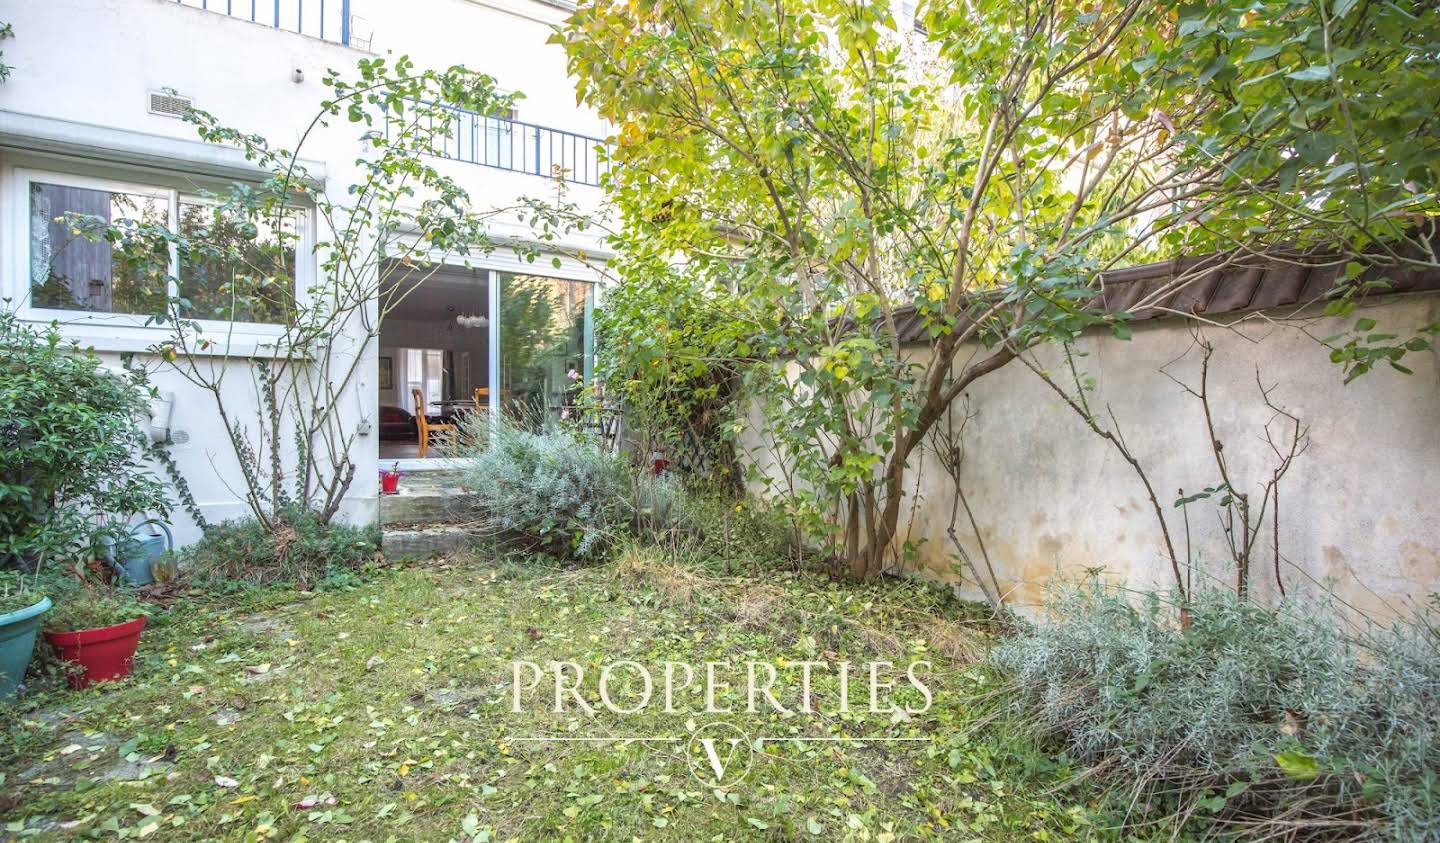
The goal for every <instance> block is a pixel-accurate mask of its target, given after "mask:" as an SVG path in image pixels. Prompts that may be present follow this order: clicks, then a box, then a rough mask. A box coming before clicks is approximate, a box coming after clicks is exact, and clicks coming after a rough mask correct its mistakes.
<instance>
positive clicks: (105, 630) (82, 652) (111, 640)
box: [45, 615, 145, 690]
mask: <svg viewBox="0 0 1440 843" xmlns="http://www.w3.org/2000/svg"><path fill="white" fill-rule="evenodd" d="M144 628H145V616H144V615H141V616H140V617H138V618H136V619H135V620H133V621H126V622H125V623H118V624H115V625H114V626H102V627H100V628H99V629H81V630H77V631H75V632H47V633H45V638H46V640H48V641H49V642H50V646H51V647H54V648H55V653H56V655H58V656H60V659H61V661H67V662H75V663H76V664H78V665H80V667H81V668H82V670H81V671H80V672H79V673H71V674H70V677H69V678H70V687H72V688H74V689H76V690H79V689H81V688H88V687H90V686H91V685H93V684H95V683H96V682H109V681H110V680H112V679H123V678H125V677H126V676H129V675H130V666H131V665H132V664H134V661H135V648H136V647H137V646H139V644H140V630H142V629H144Z"/></svg>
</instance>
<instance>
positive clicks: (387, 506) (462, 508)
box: [380, 471, 468, 527]
mask: <svg viewBox="0 0 1440 843" xmlns="http://www.w3.org/2000/svg"><path fill="white" fill-rule="evenodd" d="M466 497H467V495H466V492H465V490H464V488H463V487H461V485H460V475H459V474H458V473H456V472H438V471H437V472H430V471H426V472H414V473H410V474H404V475H402V476H401V477H400V491H399V493H398V494H394V495H381V496H380V525H381V526H382V527H390V526H395V525H400V524H426V525H429V524H454V523H456V522H459V521H464V520H466V519H467V517H468V514H467V511H466V510H467V509H468V507H467V504H466Z"/></svg>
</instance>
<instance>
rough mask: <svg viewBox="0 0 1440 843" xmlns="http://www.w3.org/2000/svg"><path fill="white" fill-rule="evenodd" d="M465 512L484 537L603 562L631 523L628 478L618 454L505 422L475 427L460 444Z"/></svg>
mask: <svg viewBox="0 0 1440 843" xmlns="http://www.w3.org/2000/svg"><path fill="white" fill-rule="evenodd" d="M462 438H464V439H466V440H468V441H473V442H476V443H478V444H477V445H476V447H475V448H474V449H473V450H472V451H471V452H470V453H469V454H467V455H466V457H465V458H466V461H467V464H466V466H465V473H464V483H465V484H466V486H467V487H468V488H469V489H470V494H469V495H468V496H467V497H466V498H465V500H464V502H463V503H464V505H465V506H467V507H471V508H473V509H474V510H475V512H476V514H477V517H478V518H479V520H480V522H481V526H482V528H483V530H484V531H485V532H487V533H489V534H492V535H495V536H497V537H499V538H501V539H502V540H507V541H518V542H520V543H521V544H522V545H524V546H528V547H531V548H534V549H538V550H543V551H545V552H547V553H551V554H554V555H556V556H558V557H560V558H563V559H571V558H573V559H581V560H585V561H596V560H600V559H603V558H605V556H606V554H607V553H608V552H609V550H610V549H611V547H612V546H613V545H614V543H615V541H616V539H617V538H619V537H620V536H621V535H624V534H626V533H629V532H630V531H631V530H632V529H633V526H634V524H635V519H636V513H637V510H638V509H639V507H637V501H638V499H637V497H636V496H635V487H634V482H633V479H634V478H633V474H632V473H631V471H630V470H629V467H628V466H627V465H626V464H625V462H624V460H622V459H621V458H620V457H619V456H618V455H616V454H613V453H611V452H609V451H607V450H604V449H602V448H601V447H600V446H598V445H597V444H595V443H594V442H591V441H589V440H587V439H585V438H583V437H581V436H578V435H576V434H574V433H571V432H569V431H566V430H563V429H560V428H556V427H549V428H546V429H543V430H540V431H538V432H537V431H534V430H531V429H530V428H529V427H528V426H526V425H521V424H517V423H515V422H512V421H509V420H507V419H499V420H496V421H493V422H492V421H488V420H480V421H478V422H477V423H476V424H475V425H474V426H472V428H471V429H470V430H468V431H467V435H466V436H464V437H462Z"/></svg>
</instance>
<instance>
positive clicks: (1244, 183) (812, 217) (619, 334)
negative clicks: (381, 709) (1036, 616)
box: [557, 0, 1437, 585]
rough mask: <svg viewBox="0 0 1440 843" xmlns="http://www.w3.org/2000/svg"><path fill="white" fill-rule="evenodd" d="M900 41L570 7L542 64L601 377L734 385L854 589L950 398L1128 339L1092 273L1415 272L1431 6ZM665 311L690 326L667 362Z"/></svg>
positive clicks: (789, 10) (961, 6)
mask: <svg viewBox="0 0 1440 843" xmlns="http://www.w3.org/2000/svg"><path fill="white" fill-rule="evenodd" d="M924 22H925V25H926V29H927V31H928V41H925V42H923V43H907V39H914V38H917V36H910V35H908V34H907V33H906V32H905V31H902V30H899V29H897V27H896V24H895V22H894V20H893V19H892V17H891V14H890V11H889V4H888V3H884V2H858V3H837V2H834V0H790V1H789V2H785V3H771V4H766V3H757V2H750V0H675V2H666V3H658V2H653V0H639V2H629V0H627V2H623V3H622V2H618V1H617V0H600V2H596V3H593V4H587V5H583V6H582V7H581V8H580V9H579V10H578V11H577V12H576V13H575V15H574V16H573V17H572V18H571V20H570V22H569V25H568V27H567V29H566V30H565V31H564V32H563V33H562V34H561V35H559V36H557V39H558V40H559V41H560V42H561V43H563V44H564V45H565V47H566V49H567V51H568V54H569V57H570V67H571V70H572V72H573V73H574V74H575V75H576V76H577V77H578V78H579V80H580V83H579V91H580V97H581V99H582V100H583V101H584V102H587V103H589V104H591V105H592V106H594V107H595V108H597V109H598V110H599V111H600V112H601V113H602V114H604V115H605V116H607V117H608V118H609V119H611V120H612V121H614V122H615V123H616V124H617V125H618V127H619V130H618V144H617V147H616V151H615V157H616V159H617V163H618V165H619V166H616V167H614V168H612V169H611V170H610V175H609V177H608V187H609V190H610V193H611V196H612V197H613V199H614V200H615V203H616V206H617V208H618V213H619V217H620V220H619V221H620V223H622V225H623V230H622V232H621V233H620V234H618V235H617V236H616V238H615V239H616V246H617V251H618V252H619V257H618V259H617V261H616V262H615V267H616V269H617V270H618V271H619V273H620V275H621V277H622V279H623V280H622V286H621V288H620V290H619V291H618V292H617V293H616V294H615V295H614V296H613V297H612V298H613V299H617V300H619V301H621V302H622V303H623V306H622V307H621V308H618V309H614V310H612V314H611V318H610V321H609V323H608V326H607V327H608V331H609V333H608V335H607V339H608V341H609V344H608V352H607V353H608V354H610V355H611V356H612V362H611V367H612V368H613V369H615V370H617V371H624V372H626V373H628V377H629V381H630V384H631V388H632V389H634V390H648V391H649V392H650V393H651V394H656V393H658V392H660V391H661V390H663V389H664V386H663V383H662V380H663V378H665V377H670V376H673V375H674V374H675V373H677V372H678V373H680V374H681V375H682V376H684V377H691V378H693V377H695V376H696V375H697V373H698V372H699V371H700V369H702V368H703V367H705V366H708V365H709V364H710V361H711V360H713V359H716V358H719V359H723V360H725V361H728V362H727V365H734V366H736V367H738V368H739V369H741V370H744V371H746V373H747V378H748V380H749V382H748V386H749V388H751V389H752V390H754V394H756V395H757V396H758V397H759V399H760V400H762V401H763V402H765V404H766V405H767V406H766V411H767V413H768V418H769V419H770V420H771V423H770V424H769V425H767V428H768V429H767V430H766V431H764V433H765V435H767V436H769V437H771V445H773V449H774V451H775V454H774V457H775V459H774V462H775V463H776V464H780V465H788V466H791V467H793V474H792V475H791V476H790V477H789V483H788V486H789V488H788V490H787V491H788V497H789V499H790V501H791V503H792V505H793V506H794V508H795V512H796V514H797V517H800V518H802V519H804V520H805V522H806V523H807V524H808V525H810V526H811V527H813V528H814V529H816V530H818V531H821V532H825V531H826V530H827V527H826V525H827V524H830V523H837V522H838V523H839V524H841V525H843V526H842V527H841V528H839V530H838V532H832V533H829V534H828V535H829V538H830V539H831V541H832V543H833V547H834V548H835V551H836V557H837V559H840V560H843V561H844V563H845V565H844V567H845V568H846V570H848V572H849V573H850V574H851V575H853V576H856V577H865V576H871V575H874V574H876V573H878V572H880V571H882V570H884V569H886V568H887V567H888V566H891V565H893V564H895V563H896V562H897V561H898V560H901V559H903V557H904V554H905V548H904V547H903V545H902V544H901V540H900V537H899V534H900V529H899V516H900V512H901V507H902V503H903V500H904V498H905V496H906V495H907V493H908V489H909V487H910V486H911V485H913V480H912V479H911V478H910V476H909V473H908V472H909V469H910V466H911V465H912V462H913V460H914V459H915V457H916V456H917V454H918V453H919V452H920V451H921V449H922V448H924V447H925V443H926V440H927V437H928V436H929V435H930V434H931V433H932V431H933V430H934V429H935V427H936V425H937V423H938V422H939V421H940V420H942V419H943V418H945V417H946V415H947V413H948V412H949V411H950V409H951V407H952V405H953V404H954V403H955V402H956V400H957V399H958V398H959V397H960V396H961V395H962V394H964V393H965V391H966V389H967V388H968V387H969V386H970V385H971V384H972V383H974V382H975V380H976V379H978V378H980V377H984V376H986V375H988V374H990V373H992V372H994V371H997V370H999V369H1002V368H1003V367H1005V366H1006V365H1007V364H1009V363H1010V362H1011V361H1012V360H1014V359H1015V358H1016V357H1017V356H1019V355H1022V354H1025V353H1026V352H1028V351H1029V350H1031V349H1034V348H1036V347H1037V346H1039V345H1042V344H1045V343H1052V342H1065V341H1068V340H1070V339H1073V338H1075V337H1076V336H1078V335H1079V334H1080V332H1082V331H1084V330H1085V329H1087V328H1092V327H1095V326H1098V325H1108V326H1109V327H1110V329H1112V330H1114V331H1115V332H1116V333H1117V334H1118V335H1120V336H1127V335H1128V330H1127V328H1126V326H1125V324H1124V320H1125V314H1123V313H1121V314H1113V313H1104V312H1100V311H1099V309H1098V308H1097V307H1095V305H1094V301H1095V298H1096V294H1097V290H1098V286H1099V282H1098V278H1099V274H1100V273H1101V272H1103V271H1104V270H1105V269H1107V268H1111V267H1115V266H1117V265H1122V264H1125V263H1133V262H1138V261H1141V260H1145V259H1149V258H1154V257H1157V256H1160V255H1165V256H1169V255H1174V254H1181V253H1191V254H1195V253H1205V252H1211V251H1216V250H1220V251H1224V252H1225V253H1226V254H1227V255H1228V256H1229V259H1232V260H1241V259H1243V257H1244V255H1245V254H1246V253H1247V252H1249V251H1252V250H1256V249H1267V248H1272V247H1278V246H1281V245H1283V246H1284V247H1285V248H1286V249H1287V250H1289V251H1288V252H1287V253H1288V254H1294V255H1296V260H1306V261H1310V262H1325V263H1340V264H1344V263H1347V262H1349V263H1354V264H1356V266H1355V267H1354V268H1352V269H1351V270H1350V274H1351V276H1352V277H1355V278H1357V279H1361V278H1373V277H1375V276H1376V274H1377V271H1372V267H1373V266H1378V267H1379V269H1378V273H1379V274H1380V275H1383V274H1385V272H1387V271H1389V269H1391V268H1395V267H1400V268H1403V267H1404V266H1406V265H1407V264H1406V261H1410V262H1411V263H1413V262H1414V261H1421V262H1428V263H1434V251H1433V249H1432V248H1430V244H1431V242H1432V241H1431V239H1430V236H1429V235H1430V233H1431V232H1432V228H1430V227H1429V226H1431V225H1432V223H1433V216H1432V215H1433V214H1434V212H1435V210H1436V202H1435V195H1436V189H1435V188H1436V171H1437V168H1436V149H1437V144H1436V142H1435V140H1434V137H1435V133H1434V132H1433V131H1429V130H1430V129H1432V128H1433V119H1434V104H1433V102H1427V101H1426V97H1427V96H1428V95H1429V94H1428V92H1433V91H1434V90H1436V84H1435V75H1436V67H1435V62H1434V56H1435V55H1436V47H1435V43H1434V42H1435V33H1436V31H1437V27H1436V22H1437V12H1436V10H1435V9H1434V8H1433V7H1431V6H1426V7H1423V8H1422V7H1419V6H1412V5H1411V4H1374V3H1365V4H1358V3H1353V2H1345V0H1342V2H1337V3H1333V4H1332V3H1310V2H1299V1H1298V0H1295V2H1291V0H1246V2H1243V3H1242V2H1221V3H1218V4H1217V3H1191V2H1176V0H1168V2H1167V1H1166V0H1162V2H1141V1H1140V0H1132V2H1112V0H1097V2H1088V3H1077V2H1066V1H1065V0H971V2H965V3H960V2H939V3H936V4H935V5H933V6H932V7H930V8H929V10H928V12H927V13H926V14H925V16H924ZM906 30H908V27H906ZM1391 80H1396V81H1393V82H1392V81H1391ZM1400 85H1403V86H1405V87H1404V89H1403V90H1401V89H1400V87H1399V86H1400ZM1362 103H1363V104H1362ZM1322 135H1323V136H1324V137H1325V138H1326V139H1325V140H1318V141H1317V138H1318V136H1322ZM1317 142H1318V143H1319V144H1320V145H1319V146H1318V147H1317V146H1315V144H1316V143H1317ZM1347 165H1353V166H1347ZM1417 225H1419V226H1421V227H1422V228H1425V230H1424V231H1421V232H1419V233H1418V234H1417V233H1416V226H1417ZM1314 246H1323V247H1324V250H1325V251H1324V253H1323V254H1320V253H1317V252H1313V251H1312V252H1306V251H1304V250H1306V249H1309V248H1310V247H1314ZM1367 273H1368V274H1367ZM1192 280H1193V279H1192V278H1191V277H1187V276H1184V275H1182V276H1181V277H1179V278H1177V279H1176V281H1175V284H1174V286H1172V288H1171V289H1172V290H1173V289H1175V288H1176V287H1179V286H1183V285H1185V284H1188V283H1191V281H1192ZM677 288H679V289H680V290H681V291H682V292H681V293H680V295H679V296H678V300H680V301H683V302H686V303H687V306H689V304H692V303H695V302H703V305H697V306H695V307H694V308H693V309H694V312H704V313H706V314H707V315H706V317H705V319H706V320H707V321H708V325H707V326H706V327H704V328H703V329H701V330H688V331H687V332H685V334H684V336H683V338H682V339H681V341H677V342H674V343H672V342H670V341H669V340H670V339H671V337H670V334H669V332H671V331H673V329H674V324H675V323H672V322H670V321H669V320H668V319H667V318H666V317H665V316H657V315H656V314H667V313H669V312H671V308H672V301H673V300H675V299H676V298H677V296H676V294H675V291H676V289H677ZM1344 306H1345V305H1338V307H1341V308H1343V307H1344ZM691 324H692V325H694V323H691ZM910 325H918V326H920V328H921V329H922V330H923V332H924V333H925V334H926V335H928V337H929V338H930V340H931V347H930V353H929V354H928V355H923V354H915V353H913V352H912V351H911V350H909V349H906V348H903V347H902V337H903V336H904V335H905V332H906V329H907V326H910ZM781 359H783V360H784V361H786V365H785V366H783V367H782V366H774V365H771V363H772V362H773V361H776V360H781ZM757 364H760V365H757ZM837 515H838V516H839V517H838V518H835V517H834V516H837ZM1171 562H1172V563H1174V568H1175V575H1176V580H1177V585H1180V582H1179V565H1178V563H1176V561H1175V558H1174V553H1173V551H1172V553H1171Z"/></svg>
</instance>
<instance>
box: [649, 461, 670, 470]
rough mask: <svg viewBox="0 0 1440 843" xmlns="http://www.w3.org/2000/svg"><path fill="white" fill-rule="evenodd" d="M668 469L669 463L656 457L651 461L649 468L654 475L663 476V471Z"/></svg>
mask: <svg viewBox="0 0 1440 843" xmlns="http://www.w3.org/2000/svg"><path fill="white" fill-rule="evenodd" d="M669 467H670V461H669V460H667V459H665V458H664V457H656V458H655V459H653V460H651V468H652V470H653V471H654V472H655V473H656V474H664V473H665V469H667V468H669Z"/></svg>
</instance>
